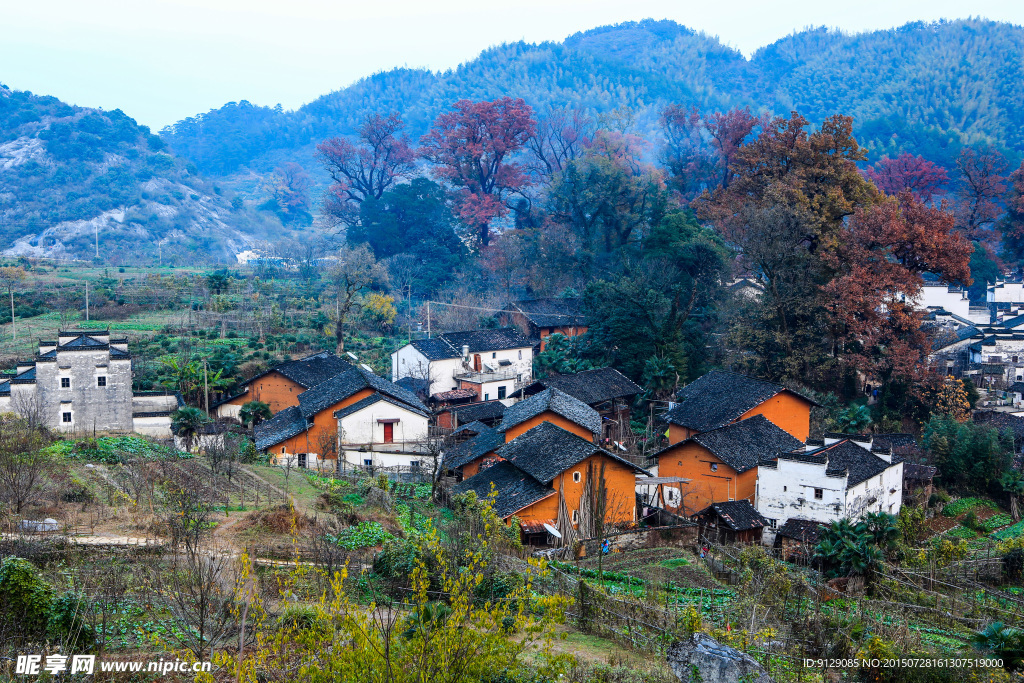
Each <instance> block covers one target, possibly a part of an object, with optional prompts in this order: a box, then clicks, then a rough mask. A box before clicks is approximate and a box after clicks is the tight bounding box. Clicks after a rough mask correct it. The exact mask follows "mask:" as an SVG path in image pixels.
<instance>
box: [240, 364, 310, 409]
mask: <svg viewBox="0 0 1024 683" xmlns="http://www.w3.org/2000/svg"><path fill="white" fill-rule="evenodd" d="M305 390H306V388H305V387H303V386H302V385H301V384H298V383H296V382H293V381H291V380H290V379H288V378H287V377H285V376H284V375H282V374H280V373H278V372H270V373H267V374H266V375H264V376H263V377H260V378H259V379H257V380H256V381H254V382H253V383H252V384H250V385H249V386H248V388H247V389H246V392H245V393H244V394H242V395H241V396H239V397H238V398H234V399H232V400H230V401H227V402H226V403H228V404H230V405H236V406H241V405H245V404H246V403H248V402H249V401H263V402H264V403H266V404H267V405H269V406H270V412H272V413H277V412H280V411H282V410H284V409H285V408H289V407H291V406H297V405H299V394H301V393H302V392H303V391H305Z"/></svg>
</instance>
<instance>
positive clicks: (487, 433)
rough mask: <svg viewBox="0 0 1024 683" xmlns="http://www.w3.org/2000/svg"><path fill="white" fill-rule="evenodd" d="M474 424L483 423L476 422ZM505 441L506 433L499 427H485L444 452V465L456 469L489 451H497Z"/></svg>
mask: <svg viewBox="0 0 1024 683" xmlns="http://www.w3.org/2000/svg"><path fill="white" fill-rule="evenodd" d="M474 424H478V425H479V424H481V423H479V422H476V423H474ZM504 443H505V435H504V434H503V433H502V432H499V431H498V430H497V429H492V428H490V427H484V428H483V429H481V430H480V432H479V433H478V434H477V435H476V436H474V437H473V438H472V439H468V440H467V441H463V442H462V443H460V444H456V445H454V446H452V447H451V448H449V449H448V451H447V452H446V453H445V454H444V466H445V467H447V468H448V469H451V470H454V469H456V468H458V467H462V466H463V465H466V464H468V463H471V462H473V461H474V460H476V459H477V458H482V457H483V456H485V455H487V454H488V453H492V452H494V451H496V450H497V449H498V448H500V447H501V446H503V445H504Z"/></svg>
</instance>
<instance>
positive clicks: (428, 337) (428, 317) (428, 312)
mask: <svg viewBox="0 0 1024 683" xmlns="http://www.w3.org/2000/svg"><path fill="white" fill-rule="evenodd" d="M427 339H430V302H429V301H427Z"/></svg>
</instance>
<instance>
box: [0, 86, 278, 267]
mask: <svg viewBox="0 0 1024 683" xmlns="http://www.w3.org/2000/svg"><path fill="white" fill-rule="evenodd" d="M229 195H231V193H230V192H228V191H227V190H226V189H222V188H221V186H220V185H218V184H215V183H211V182H208V181H205V180H203V179H202V178H200V177H199V175H198V171H197V169H196V167H195V166H194V165H193V164H191V163H189V162H188V161H187V160H184V159H181V158H180V157H177V156H175V155H174V154H173V153H171V152H170V151H169V150H168V149H167V145H166V143H165V142H164V141H163V140H162V139H161V138H160V137H159V136H157V135H154V134H152V133H151V132H150V130H149V129H148V128H147V127H146V126H140V125H138V124H137V123H136V122H135V121H134V120H133V119H131V118H130V117H128V116H127V115H126V114H124V113H123V112H122V111H120V110H114V111H109V112H108V111H101V110H96V109H86V108H81V107H73V106H71V105H68V104H65V103H64V102H61V101H60V100H58V99H57V98H55V97H46V96H39V95H34V94H32V93H30V92H22V91H12V90H10V89H9V88H7V87H5V86H3V85H0V250H3V254H5V255H8V256H39V257H54V258H77V259H91V258H94V257H96V255H97V253H99V254H101V260H102V262H103V263H105V264H110V265H129V264H154V263H156V262H157V259H158V258H161V259H162V261H163V263H164V264H170V263H175V262H178V263H184V262H189V263H192V262H195V260H196V259H197V258H198V259H199V260H208V261H213V262H234V261H235V258H234V255H235V253H237V252H238V251H241V250H243V249H246V248H248V247H250V246H253V245H254V244H256V242H257V241H259V240H263V239H266V238H267V237H269V236H271V235H279V234H281V233H280V231H281V228H282V226H281V224H280V222H279V221H277V220H276V218H274V216H273V214H270V213H267V212H256V211H254V210H252V209H250V208H246V202H245V201H244V200H242V199H241V198H236V197H234V196H229ZM158 243H160V244H158Z"/></svg>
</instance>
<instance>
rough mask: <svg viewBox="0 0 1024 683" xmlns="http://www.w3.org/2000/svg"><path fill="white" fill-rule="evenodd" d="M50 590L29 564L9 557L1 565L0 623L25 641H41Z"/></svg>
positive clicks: (46, 616) (50, 595)
mask: <svg viewBox="0 0 1024 683" xmlns="http://www.w3.org/2000/svg"><path fill="white" fill-rule="evenodd" d="M52 604H53V589H52V588H50V586H48V585H47V584H46V582H45V581H43V578H42V577H41V576H40V575H39V570H38V569H36V567H35V565H33V564H32V563H31V562H29V561H28V560H24V559H22V558H20V557H8V558H6V559H5V560H4V561H3V563H2V564H0V622H3V624H4V625H5V626H6V628H4V629H3V630H4V631H5V632H8V633H10V632H11V630H12V627H14V628H15V629H16V632H17V633H18V634H19V635H20V636H21V637H22V638H23V639H25V640H28V641H31V640H32V639H33V638H39V639H42V638H43V637H44V636H45V634H46V629H47V626H48V624H49V621H50V607H51V605H52Z"/></svg>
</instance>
